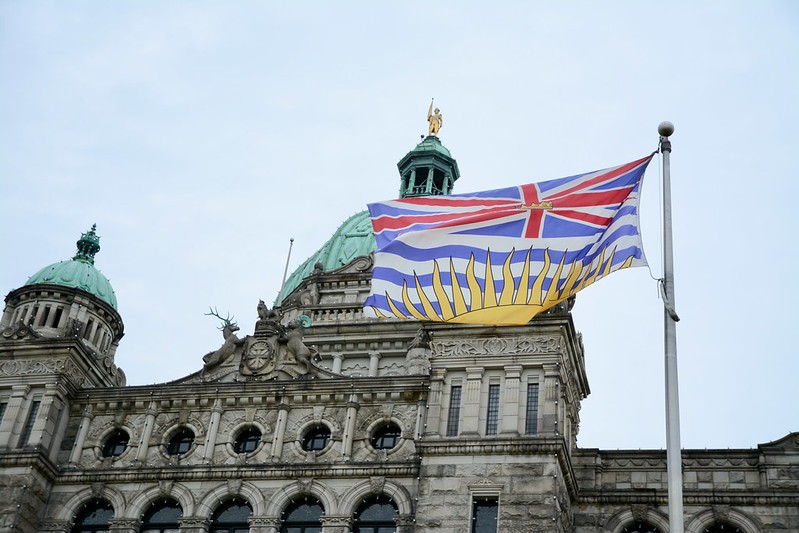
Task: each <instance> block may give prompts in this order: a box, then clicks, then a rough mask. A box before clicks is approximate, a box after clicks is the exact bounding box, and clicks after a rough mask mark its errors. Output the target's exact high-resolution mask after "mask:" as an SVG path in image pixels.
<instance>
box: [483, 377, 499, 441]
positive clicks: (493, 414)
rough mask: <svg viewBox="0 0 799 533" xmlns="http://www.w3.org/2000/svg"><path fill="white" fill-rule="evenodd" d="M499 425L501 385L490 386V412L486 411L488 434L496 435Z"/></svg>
mask: <svg viewBox="0 0 799 533" xmlns="http://www.w3.org/2000/svg"><path fill="white" fill-rule="evenodd" d="M498 425H499V385H489V386H488V412H487V413H486V435H496V434H497V426H498Z"/></svg>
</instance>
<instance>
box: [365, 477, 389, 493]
mask: <svg viewBox="0 0 799 533" xmlns="http://www.w3.org/2000/svg"><path fill="white" fill-rule="evenodd" d="M385 486H386V478H385V477H383V476H374V477H370V478H369V491H370V492H371V493H372V494H380V493H381V492H383V487H385Z"/></svg>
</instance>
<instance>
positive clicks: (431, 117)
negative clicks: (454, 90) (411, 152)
mask: <svg viewBox="0 0 799 533" xmlns="http://www.w3.org/2000/svg"><path fill="white" fill-rule="evenodd" d="M434 100H435V98H434V99H432V100H430V107H429V108H428V110H427V122H429V123H430V127H429V128H428V129H427V135H435V136H436V137H438V130H440V129H441V126H443V125H444V117H443V116H442V115H441V112H440V111H439V109H438V108H435V110H434V109H433V101H434Z"/></svg>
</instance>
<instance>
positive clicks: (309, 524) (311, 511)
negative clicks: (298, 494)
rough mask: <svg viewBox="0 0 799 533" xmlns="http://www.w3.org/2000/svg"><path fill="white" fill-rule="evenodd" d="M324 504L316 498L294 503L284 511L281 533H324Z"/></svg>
mask: <svg viewBox="0 0 799 533" xmlns="http://www.w3.org/2000/svg"><path fill="white" fill-rule="evenodd" d="M324 512H325V509H324V507H322V504H321V503H319V500H317V499H315V498H306V499H304V500H302V501H298V502H294V503H293V504H291V505H289V506H288V508H286V510H285V511H283V518H282V521H283V523H282V525H281V526H280V533H322V514H323V513H324Z"/></svg>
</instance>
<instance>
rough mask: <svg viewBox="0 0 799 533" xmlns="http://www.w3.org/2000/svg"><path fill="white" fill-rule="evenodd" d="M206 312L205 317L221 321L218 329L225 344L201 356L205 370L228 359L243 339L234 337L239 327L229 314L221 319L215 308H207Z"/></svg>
mask: <svg viewBox="0 0 799 533" xmlns="http://www.w3.org/2000/svg"><path fill="white" fill-rule="evenodd" d="M208 310H209V312H208V313H205V315H206V316H215V317H216V318H218V319H219V320H221V321H222V326H221V327H220V328H219V329H220V330H221V331H222V337H223V338H224V339H225V342H224V343H223V344H222V346H220V347H219V349H218V350H214V351H211V352H208V353H207V354H205V355H204V356H203V362H204V363H205V368H210V367H212V366H216V365H218V364H220V363H222V362H223V361H225V360H226V359H227V358H228V357H230V356H231V355H233V352H234V351H236V348H237V347H238V346H240V345H241V344H243V343H244V339H239V338H238V337H237V336H236V332H237V331H238V330H239V326H238V325H237V324H236V323H235V322H233V318H234V317H231V316H230V314H228V316H227V317H225V318H222V317H221V316H220V315H219V312H218V311H217V310H216V308H214V309H211V308H210V307H209V308H208Z"/></svg>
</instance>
